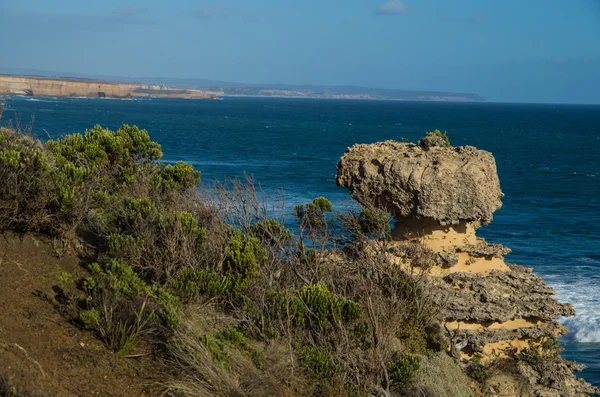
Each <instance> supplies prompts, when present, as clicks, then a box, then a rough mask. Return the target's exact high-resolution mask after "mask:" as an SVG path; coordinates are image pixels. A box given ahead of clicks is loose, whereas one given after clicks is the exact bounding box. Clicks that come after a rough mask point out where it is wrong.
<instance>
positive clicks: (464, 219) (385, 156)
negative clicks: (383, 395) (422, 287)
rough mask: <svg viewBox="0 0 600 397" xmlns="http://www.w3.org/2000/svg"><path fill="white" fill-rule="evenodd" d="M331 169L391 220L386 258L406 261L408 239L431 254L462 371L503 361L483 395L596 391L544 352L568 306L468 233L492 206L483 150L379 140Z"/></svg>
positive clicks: (490, 169) (496, 192)
mask: <svg viewBox="0 0 600 397" xmlns="http://www.w3.org/2000/svg"><path fill="white" fill-rule="evenodd" d="M337 170H338V173H337V183H338V185H340V186H345V187H347V188H348V189H349V190H350V193H351V194H352V196H353V197H354V198H355V199H356V200H357V201H359V202H360V203H362V204H364V205H373V204H375V205H376V206H378V207H380V208H382V209H384V210H386V211H388V212H390V213H391V214H392V215H393V216H394V218H395V220H396V221H397V223H396V226H395V230H394V231H393V237H394V243H393V247H392V249H390V254H389V255H390V256H389V258H390V260H391V261H394V262H396V263H398V265H399V266H403V265H407V264H408V261H409V260H410V255H411V252H410V250H411V246H414V243H415V242H418V243H419V244H422V245H423V246H424V247H425V249H427V250H429V251H430V253H431V254H432V258H433V264H432V265H431V266H430V267H429V268H428V269H427V271H428V274H429V275H430V278H431V280H432V282H433V284H434V285H436V286H437V287H438V288H439V290H440V291H441V292H442V293H440V299H439V302H438V303H439V305H440V306H441V307H443V324H442V325H443V327H444V329H445V330H446V332H447V334H448V335H449V339H450V340H451V341H452V343H451V346H452V347H451V350H452V352H451V353H452V354H454V355H456V357H457V358H460V359H461V360H462V362H463V364H464V366H465V367H466V368H473V367H477V366H478V367H482V368H485V369H486V370H490V369H491V368H492V367H494V368H497V367H498V365H496V362H497V361H498V360H501V361H504V364H503V365H504V367H503V368H505V371H504V372H502V371H500V372H498V371H496V372H493V371H489V373H494V374H495V375H489V374H488V375H487V376H489V379H487V382H485V385H484V386H483V392H484V393H485V395H498V396H512V395H524V396H527V395H530V396H580V395H587V394H592V393H595V392H597V391H598V390H596V389H595V388H594V387H592V386H591V385H589V384H588V383H586V382H585V381H583V380H581V379H578V378H576V377H575V376H574V375H573V373H572V372H573V371H574V370H580V369H581V368H580V367H578V366H577V365H576V364H574V363H571V362H568V361H566V360H563V359H562V358H561V357H560V355H559V354H558V351H557V350H556V349H552V348H553V347H554V346H555V345H554V344H553V343H552V341H553V340H554V338H557V337H559V336H561V335H563V334H564V333H565V332H566V328H565V327H564V326H562V325H561V324H559V323H558V322H557V321H556V319H557V317H559V316H572V315H574V313H575V312H574V310H573V308H572V307H571V306H570V305H568V304H562V303H559V302H557V301H556V300H555V299H554V298H553V295H554V291H553V290H552V288H550V287H548V286H547V285H546V284H545V283H544V281H543V280H542V279H541V278H540V277H539V276H537V275H535V274H533V273H532V269H528V268H525V267H522V266H518V265H512V264H507V263H505V261H504V255H506V254H507V253H509V252H510V249H508V248H506V247H503V246H502V245H499V244H488V243H487V242H486V241H485V240H484V239H482V238H479V237H477V236H476V235H475V232H476V230H477V229H478V228H479V227H480V226H481V224H487V223H489V222H490V221H491V220H492V214H493V212H494V211H495V210H497V209H499V208H500V207H501V206H502V203H501V198H502V196H503V194H502V192H501V190H500V183H499V180H498V175H497V172H496V164H495V160H494V157H493V156H492V154H491V153H489V152H486V151H483V150H478V149H476V148H474V147H471V146H464V147H455V148H453V147H444V146H443V145H441V144H440V143H439V142H437V141H436V140H435V139H428V140H421V141H420V142H419V144H418V145H415V144H409V143H400V142H394V141H386V142H380V143H374V144H368V145H366V144H363V145H355V146H353V147H351V148H349V149H348V150H347V151H346V153H345V154H344V155H343V157H342V158H341V159H340V161H339V163H338V166H337ZM548 347H549V348H548ZM544 349H546V350H552V351H553V352H554V354H550V353H546V350H544ZM538 353H540V354H538ZM530 356H531V357H533V358H531V357H530ZM529 358H531V359H529ZM536 360H537V361H536ZM534 361H535V362H534ZM507 362H508V363H512V366H508V367H510V368H511V369H510V370H508V369H506V368H508V367H507V365H506V363H507ZM492 364H494V365H492ZM484 365H487V366H485V367H484ZM500 367H502V365H501V366H500Z"/></svg>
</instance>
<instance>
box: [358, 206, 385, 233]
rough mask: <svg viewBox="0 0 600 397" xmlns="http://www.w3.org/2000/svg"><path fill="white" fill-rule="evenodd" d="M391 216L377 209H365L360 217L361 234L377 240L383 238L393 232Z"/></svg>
mask: <svg viewBox="0 0 600 397" xmlns="http://www.w3.org/2000/svg"><path fill="white" fill-rule="evenodd" d="M390 221H391V217H390V215H389V214H388V213H387V212H385V211H382V210H380V209H377V208H363V210H362V211H361V213H360V215H359V216H358V222H359V224H360V228H361V232H362V233H364V234H365V235H367V236H372V237H375V238H380V237H383V236H384V235H385V234H386V233H389V232H390V231H391V227H390Z"/></svg>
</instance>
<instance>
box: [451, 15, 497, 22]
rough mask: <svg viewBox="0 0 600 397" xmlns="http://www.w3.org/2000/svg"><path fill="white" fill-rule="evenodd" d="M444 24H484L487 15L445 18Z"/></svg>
mask: <svg viewBox="0 0 600 397" xmlns="http://www.w3.org/2000/svg"><path fill="white" fill-rule="evenodd" d="M442 21H444V22H456V23H483V22H485V21H486V18H485V15H474V16H470V17H457V16H449V17H443V18H442Z"/></svg>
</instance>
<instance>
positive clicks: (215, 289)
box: [169, 268, 234, 303]
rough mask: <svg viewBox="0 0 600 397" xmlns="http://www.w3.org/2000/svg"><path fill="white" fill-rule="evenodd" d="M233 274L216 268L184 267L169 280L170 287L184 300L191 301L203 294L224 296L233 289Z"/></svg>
mask: <svg viewBox="0 0 600 397" xmlns="http://www.w3.org/2000/svg"><path fill="white" fill-rule="evenodd" d="M233 285H234V280H233V278H232V277H231V276H229V275H227V274H223V273H219V272H217V271H214V270H194V269H191V268H184V269H182V270H181V271H180V272H179V273H177V274H176V275H175V276H174V277H173V278H172V279H171V280H170V282H169V288H170V289H171V290H172V291H173V293H174V294H175V295H177V296H179V297H180V298H181V300H182V301H184V302H186V303H189V302H192V301H193V300H195V299H196V298H197V297H199V296H201V295H208V296H222V295H225V294H226V293H228V292H229V291H232V289H233Z"/></svg>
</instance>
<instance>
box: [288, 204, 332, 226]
mask: <svg viewBox="0 0 600 397" xmlns="http://www.w3.org/2000/svg"><path fill="white" fill-rule="evenodd" d="M332 210H333V205H332V204H331V201H329V200H328V199H327V198H325V197H317V198H316V199H314V200H313V202H312V203H308V204H298V205H296V207H294V215H295V216H296V219H298V222H299V223H300V226H301V227H305V228H308V229H309V230H314V231H322V229H323V227H324V226H325V225H326V218H325V213H326V212H331V211H332Z"/></svg>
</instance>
